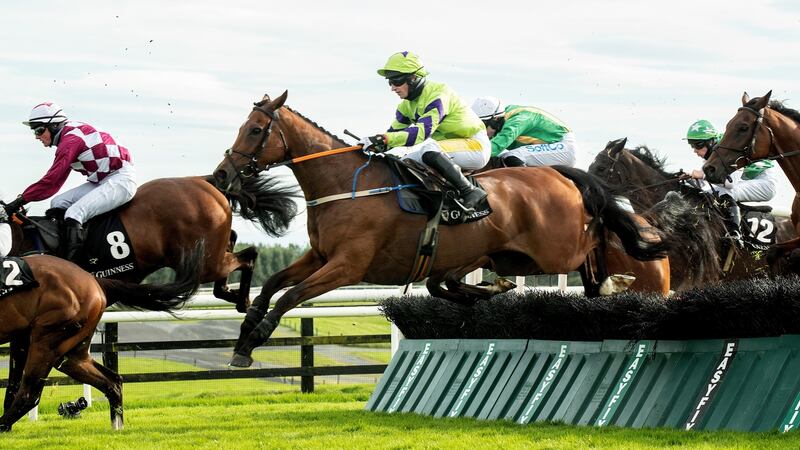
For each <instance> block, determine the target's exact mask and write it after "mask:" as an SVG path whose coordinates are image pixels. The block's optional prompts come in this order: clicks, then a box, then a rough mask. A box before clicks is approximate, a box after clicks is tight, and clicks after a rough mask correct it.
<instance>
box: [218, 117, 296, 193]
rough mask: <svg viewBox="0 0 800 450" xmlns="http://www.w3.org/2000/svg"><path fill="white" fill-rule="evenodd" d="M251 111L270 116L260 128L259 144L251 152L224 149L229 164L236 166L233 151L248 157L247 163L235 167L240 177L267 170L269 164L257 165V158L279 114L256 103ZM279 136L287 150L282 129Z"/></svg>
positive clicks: (252, 175)
mask: <svg viewBox="0 0 800 450" xmlns="http://www.w3.org/2000/svg"><path fill="white" fill-rule="evenodd" d="M253 111H259V112H261V113H263V114H265V115H266V116H267V117H269V118H270V121H269V125H268V126H267V128H266V129H263V128H262V130H261V131H262V133H263V136H262V137H261V143H260V144H259V146H258V148H257V149H256V151H255V152H253V153H250V154H248V153H245V152H242V151H239V150H234V149H233V148H232V147H231V148H229V149H228V150H226V151H225V159H226V160H227V161H228V162H229V163H230V165H231V166H232V167H234V168H236V164H234V162H233V158H231V155H233V154H234V153H235V154H237V155H240V156H243V157H245V158H247V159H248V161H247V164H245V165H244V166H243V167H242V168H240V169H236V176H238V177H239V178H242V179H246V178H251V177H254V176H256V175H258V174H259V173H261V172H262V171H264V170H269V168H270V167H271V165H270V166H265V167H258V160H259V158H261V154H262V153H264V150H265V149H266V148H267V142H268V141H269V136H270V135H271V134H272V126H273V125H275V122H276V121H277V120H278V118H279V115H278V111H270V110H268V109H266V108H262V107H261V106H260V105H259V104H258V103H256V106H254V107H253ZM278 133H280V136H281V143H282V144H283V150H284V152H286V151H288V150H289V147H288V146H287V145H286V137H285V136H284V135H283V130H280V129H279V130H278Z"/></svg>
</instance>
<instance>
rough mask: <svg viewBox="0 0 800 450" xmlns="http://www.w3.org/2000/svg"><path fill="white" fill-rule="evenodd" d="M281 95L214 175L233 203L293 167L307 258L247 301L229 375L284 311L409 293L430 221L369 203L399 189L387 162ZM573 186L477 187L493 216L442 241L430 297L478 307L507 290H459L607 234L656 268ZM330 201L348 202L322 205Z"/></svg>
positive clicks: (521, 271)
mask: <svg viewBox="0 0 800 450" xmlns="http://www.w3.org/2000/svg"><path fill="white" fill-rule="evenodd" d="M287 95H288V93H287V92H284V93H283V94H282V95H281V96H279V97H278V98H276V99H274V100H271V99H270V98H269V96H264V98H263V99H262V100H261V101H259V102H257V103H256V104H255V107H254V108H253V110H252V111H251V112H250V114H249V116H248V118H247V120H246V121H245V122H244V123H243V124H242V126H241V127H240V128H239V133H238V136H237V138H236V140H235V141H234V144H233V146H232V148H231V149H230V150H228V151H226V152H225V157H224V159H223V160H222V162H220V164H219V165H218V166H217V168H216V170H215V172H214V177H215V179H216V181H217V186H219V187H220V189H222V190H223V191H225V192H229V193H236V192H238V190H239V189H240V186H241V184H242V180H246V179H247V178H248V177H252V176H254V175H255V174H257V173H258V172H260V171H263V170H265V169H267V168H269V167H274V166H275V165H285V164H291V165H290V167H291V169H292V171H293V172H294V175H295V177H296V178H297V180H298V182H299V184H300V187H301V188H302V190H303V192H304V194H305V198H306V200H307V203H308V204H310V205H316V206H311V207H309V209H308V232H309V240H310V244H311V249H310V250H309V251H308V252H307V253H305V254H304V255H303V256H301V257H300V259H298V260H297V261H295V262H294V263H293V264H291V265H290V266H289V267H287V268H286V269H284V270H282V271H280V272H278V273H276V274H274V275H273V276H272V277H270V279H269V280H267V282H266V283H265V284H264V286H263V287H262V289H261V293H260V294H259V295H258V296H257V297H256V298H255V299H254V301H253V304H252V305H251V307H250V309H249V310H248V312H247V315H246V318H245V320H244V322H243V323H242V326H241V330H240V335H239V341H238V343H237V345H236V347H235V349H234V350H235V355H234V357H233V359H232V361H231V363H230V364H231V365H232V366H236V367H247V366H249V365H250V364H252V358H251V357H250V354H251V353H252V350H253V349H254V348H255V347H257V346H258V345H261V344H262V343H264V342H265V341H266V340H267V339H268V338H269V337H270V335H271V334H272V332H273V331H274V329H275V328H276V327H277V325H278V322H279V321H280V318H281V317H282V316H283V315H284V314H285V313H286V312H287V311H289V310H290V309H292V308H294V307H295V306H297V305H299V304H300V303H302V302H303V301H304V300H306V299H309V298H313V297H316V296H318V295H321V294H323V293H325V292H328V291H330V290H333V289H336V288H338V287H340V286H346V285H351V284H356V283H358V282H361V281H364V282H368V283H374V284H388V285H398V284H405V283H407V282H408V280H409V274H411V273H412V267H413V265H414V260H415V255H416V249H417V243H418V237H419V234H420V231H421V230H422V229H423V228H424V226H425V221H426V218H425V217H424V216H420V215H413V214H408V213H405V212H403V211H401V210H400V208H399V207H398V205H397V201H396V199H394V198H393V196H385V195H369V193H370V192H386V189H381V188H387V187H391V186H395V185H396V182H395V181H393V179H392V173H391V171H390V168H389V166H388V164H387V163H386V161H385V159H384V158H381V157H379V156H370V155H365V154H364V152H363V151H362V150H361V148H360V147H346V144H345V143H344V142H343V141H342V140H340V139H339V138H337V137H336V136H334V135H332V134H330V133H328V132H327V131H325V130H324V129H322V128H321V127H319V126H318V125H317V124H315V123H314V122H312V121H310V120H308V119H307V118H305V117H304V116H302V115H300V114H299V113H297V112H296V111H294V110H292V109H290V108H288V107H284V102H285V101H286V98H287ZM332 149H333V150H332ZM571 176H575V177H577V178H579V179H578V180H577V181H575V182H574V181H573V179H570V178H568V177H566V176H564V175H562V174H561V173H559V172H558V171H556V170H555V169H553V168H550V167H543V168H524V169H516V170H515V169H504V170H495V171H489V172H485V173H483V174H480V175H478V176H477V177H476V178H477V179H478V180H479V181H480V183H481V185H482V186H483V188H484V189H485V190H486V191H487V192H488V193H489V200H490V202H491V203H492V205H493V208H494V212H493V213H492V214H491V215H489V216H487V217H485V218H483V219H481V220H478V221H474V222H468V223H463V224H457V225H452V226H447V227H442V228H441V229H440V230H439V235H438V247H437V250H436V254H435V258H433V262H432V264H431V269H430V272H429V273H428V281H427V283H426V286H427V288H428V290H429V292H430V293H431V295H433V296H436V297H440V298H443V299H447V300H452V301H456V302H461V303H464V304H472V302H474V301H475V298H476V297H481V298H488V297H490V296H492V295H494V294H497V293H499V292H502V291H504V290H507V289H510V288H511V287H513V286H501V285H498V284H496V285H493V286H490V287H484V286H470V285H466V284H464V283H462V282H461V281H460V279H461V278H462V277H463V276H464V275H466V274H467V273H469V272H472V271H474V270H475V269H478V268H482V267H483V268H488V269H490V270H492V271H494V272H495V273H497V274H498V275H501V276H502V275H528V274H537V273H566V272H569V271H571V270H575V269H576V268H578V267H580V266H582V264H583V263H584V262H585V261H586V260H587V255H589V254H590V253H592V252H593V250H594V249H596V248H597V247H598V246H599V245H601V239H602V238H603V236H604V233H605V231H606V230H611V231H613V232H614V233H616V235H617V236H618V237H619V238H620V240H621V242H622V243H623V245H624V248H625V250H626V251H627V252H628V253H629V254H631V255H632V256H634V257H636V258H639V259H642V260H649V259H656V258H660V257H662V256H663V252H664V247H665V244H664V243H662V242H660V241H658V240H657V239H655V238H649V237H646V236H645V235H644V233H645V232H644V230H643V229H642V227H641V226H640V225H639V224H638V223H637V222H636V221H635V219H634V218H633V217H632V216H631V215H630V214H629V213H627V212H625V211H624V210H622V209H621V208H620V207H619V206H618V205H617V204H616V203H615V202H613V201H611V200H610V199H609V198H608V196H607V191H606V190H605V189H604V188H603V187H602V186H601V185H600V184H599V183H598V182H597V181H598V180H597V179H596V178H595V177H593V176H591V175H589V174H586V173H585V172H582V171H577V170H574V169H573V173H572V175H571ZM576 183H579V184H582V185H583V186H585V188H584V189H579V188H578V187H577V186H576ZM356 185H357V186H356ZM364 192H366V193H367V194H364ZM340 194H341V195H340ZM329 196H336V197H329ZM326 198H328V199H330V198H344V199H342V200H334V201H323V200H324V199H326ZM590 211H591V212H592V213H593V214H594V215H593V216H592V215H590ZM443 282H444V283H445V284H446V285H447V289H444V288H443V287H442V286H441V284H442V283H443ZM287 286H293V287H292V288H291V289H289V290H288V291H287V292H286V293H284V294H283V296H281V297H280V299H278V301H277V302H276V304H275V307H274V308H272V309H271V310H269V312H267V309H268V308H269V299H270V298H271V297H272V295H273V294H274V293H275V292H277V291H278V290H279V289H282V288H283V287H287Z"/></svg>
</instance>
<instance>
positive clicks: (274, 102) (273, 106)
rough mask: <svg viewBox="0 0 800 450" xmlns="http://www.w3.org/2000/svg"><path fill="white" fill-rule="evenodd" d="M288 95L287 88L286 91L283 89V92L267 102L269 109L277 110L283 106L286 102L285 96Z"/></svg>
mask: <svg viewBox="0 0 800 450" xmlns="http://www.w3.org/2000/svg"><path fill="white" fill-rule="evenodd" d="M288 96H289V91H288V90H287V91H283V94H281V95H280V96H278V98H276V99H275V100H272V101H271V102H269V105H268V107H269V109H271V110H273V111H277V110H278V108H280V107H281V106H283V104H284V103H285V102H286V97H288Z"/></svg>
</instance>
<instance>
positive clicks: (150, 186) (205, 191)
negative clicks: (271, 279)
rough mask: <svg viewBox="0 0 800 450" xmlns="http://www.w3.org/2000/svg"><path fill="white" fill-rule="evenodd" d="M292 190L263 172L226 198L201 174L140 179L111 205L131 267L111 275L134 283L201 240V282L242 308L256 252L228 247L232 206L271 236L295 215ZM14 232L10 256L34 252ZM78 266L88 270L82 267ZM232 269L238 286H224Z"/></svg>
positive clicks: (29, 243) (231, 236)
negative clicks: (127, 196)
mask: <svg viewBox="0 0 800 450" xmlns="http://www.w3.org/2000/svg"><path fill="white" fill-rule="evenodd" d="M293 195H294V194H292V192H291V190H290V189H288V188H282V187H277V186H276V184H275V181H274V180H269V179H267V178H266V177H262V178H258V179H253V180H249V182H248V183H247V184H246V185H245V186H244V189H243V190H242V191H241V192H240V193H239V194H238V195H235V196H231V195H229V196H227V198H226V196H225V195H223V194H222V193H221V192H220V191H219V190H218V189H217V188H215V187H214V186H213V184H212V183H210V182H209V179H207V177H183V178H160V179H156V180H152V181H149V182H147V183H144V184H143V185H141V186H140V187H139V189H138V190H137V191H136V195H135V196H134V197H133V199H132V200H131V201H130V202H128V203H126V204H125V205H123V206H121V207H120V208H119V209H118V210H117V211H118V212H119V217H120V220H121V221H122V224H123V225H124V226H125V229H126V231H127V232H128V235H129V238H130V243H129V244H130V246H131V247H132V250H133V255H134V257H135V260H136V269H137V270H131V271H124V272H121V273H116V274H113V275H111V278H114V279H120V280H124V281H129V282H133V283H138V282H141V281H142V280H143V279H144V278H145V277H146V276H147V275H149V274H150V273H152V272H154V271H156V270H158V269H161V268H162V267H171V268H173V269H174V268H176V267H177V265H178V263H179V261H180V254H181V249H183V248H187V247H189V246H191V245H192V244H193V243H194V242H197V241H199V240H203V241H204V242H205V243H206V245H205V249H206V250H205V251H206V254H205V257H204V259H203V264H202V265H201V267H200V273H199V276H200V281H201V283H207V282H214V295H215V296H216V297H218V298H221V299H223V300H226V301H229V302H231V303H235V304H236V306H237V309H238V310H239V311H240V312H245V310H246V308H247V302H248V301H249V298H248V295H249V288H250V279H251V277H252V273H253V264H254V261H255V258H256V255H257V252H256V251H255V249H254V248H252V247H251V248H247V249H244V250H241V251H239V252H233V246H234V244H235V243H236V234H235V232H233V231H232V230H231V221H232V208H233V209H234V210H236V211H237V212H239V214H240V215H241V216H242V217H245V218H246V219H248V220H250V221H253V222H256V223H257V224H259V225H260V226H261V228H262V229H263V230H264V231H265V232H266V233H268V234H270V235H273V236H276V235H279V234H280V233H282V232H283V231H284V230H285V229H286V227H287V226H288V224H289V223H290V221H291V219H292V218H293V217H294V215H295V214H296V208H297V207H296V204H295V202H294V200H292V196H293ZM23 222H24V218H23ZM14 226H15V227H19V224H17V225H14ZM14 236H15V239H14V241H15V249H13V250H12V255H18V254H27V253H29V252H38V251H39V249H38V248H37V247H36V246H35V245H34V241H32V240H30V239H26V238H25V237H24V234H23V233H20V232H19V230H16V231H15V232H14ZM108 244H109V246H110V248H109V250H111V251H112V253H113V251H114V247H115V246H120V245H128V243H125V242H124V241H123V242H120V241H118V240H109V242H108ZM84 269H86V270H91V269H90V268H89V267H88V266H84ZM235 270H241V271H242V276H241V280H242V281H241V283H240V288H239V290H228V288H227V277H228V274H230V273H231V272H233V271H235Z"/></svg>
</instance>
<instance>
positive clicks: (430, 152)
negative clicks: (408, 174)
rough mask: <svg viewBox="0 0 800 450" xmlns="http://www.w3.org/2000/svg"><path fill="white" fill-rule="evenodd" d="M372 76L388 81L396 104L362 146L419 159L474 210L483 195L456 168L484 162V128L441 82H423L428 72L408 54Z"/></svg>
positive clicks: (487, 150) (486, 156) (396, 57)
mask: <svg viewBox="0 0 800 450" xmlns="http://www.w3.org/2000/svg"><path fill="white" fill-rule="evenodd" d="M378 74H379V75H381V76H382V77H385V78H387V79H388V81H389V86H390V88H391V90H392V91H393V92H394V93H396V94H397V95H398V96H399V97H400V98H401V99H402V102H400V104H399V105H398V106H397V111H396V112H395V118H394V121H393V122H392V125H391V127H390V128H389V130H388V131H387V132H386V133H383V134H378V135H374V136H370V137H367V138H364V139H363V140H362V142H361V143H362V145H363V146H364V150H368V149H369V150H372V151H388V152H389V153H391V154H394V155H397V156H401V157H403V158H407V159H413V160H414V161H417V162H420V163H423V164H425V165H427V166H428V167H430V168H432V169H434V170H435V171H436V172H438V173H439V174H440V175H442V177H443V178H444V179H445V180H447V181H448V182H449V183H450V184H452V185H453V186H454V187H455V188H456V189H458V192H459V196H460V197H461V199H462V200H463V205H464V207H465V209H466V210H468V211H469V210H471V209H474V207H475V206H476V205H478V204H479V203H480V202H482V201H483V199H484V198H486V193H485V192H484V191H483V190H482V189H480V188H477V187H474V186H472V184H471V183H470V182H469V181H468V180H467V179H466V178H465V177H464V175H463V174H462V173H461V169H462V168H463V169H468V170H474V169H480V168H481V167H483V166H485V165H486V163H487V162H488V161H489V155H490V152H491V144H490V143H489V137H488V136H487V135H486V129H485V127H484V126H483V123H482V122H481V121H480V119H479V118H478V116H476V115H475V113H474V112H472V111H471V110H470V109H469V108H468V107H467V106H466V105H465V104H464V102H463V101H462V100H461V99H460V98H459V97H458V95H457V94H456V93H455V92H453V90H452V89H450V88H449V87H448V86H447V85H445V84H443V83H437V82H432V81H428V80H427V79H426V78H425V77H426V76H427V75H428V71H427V70H425V68H424V67H423V66H422V63H421V62H420V60H419V57H418V56H417V55H415V54H414V53H411V52H399V53H395V54H394V55H392V56H391V57H389V60H388V61H387V62H386V64H385V66H384V67H383V68H382V69H379V70H378Z"/></svg>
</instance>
